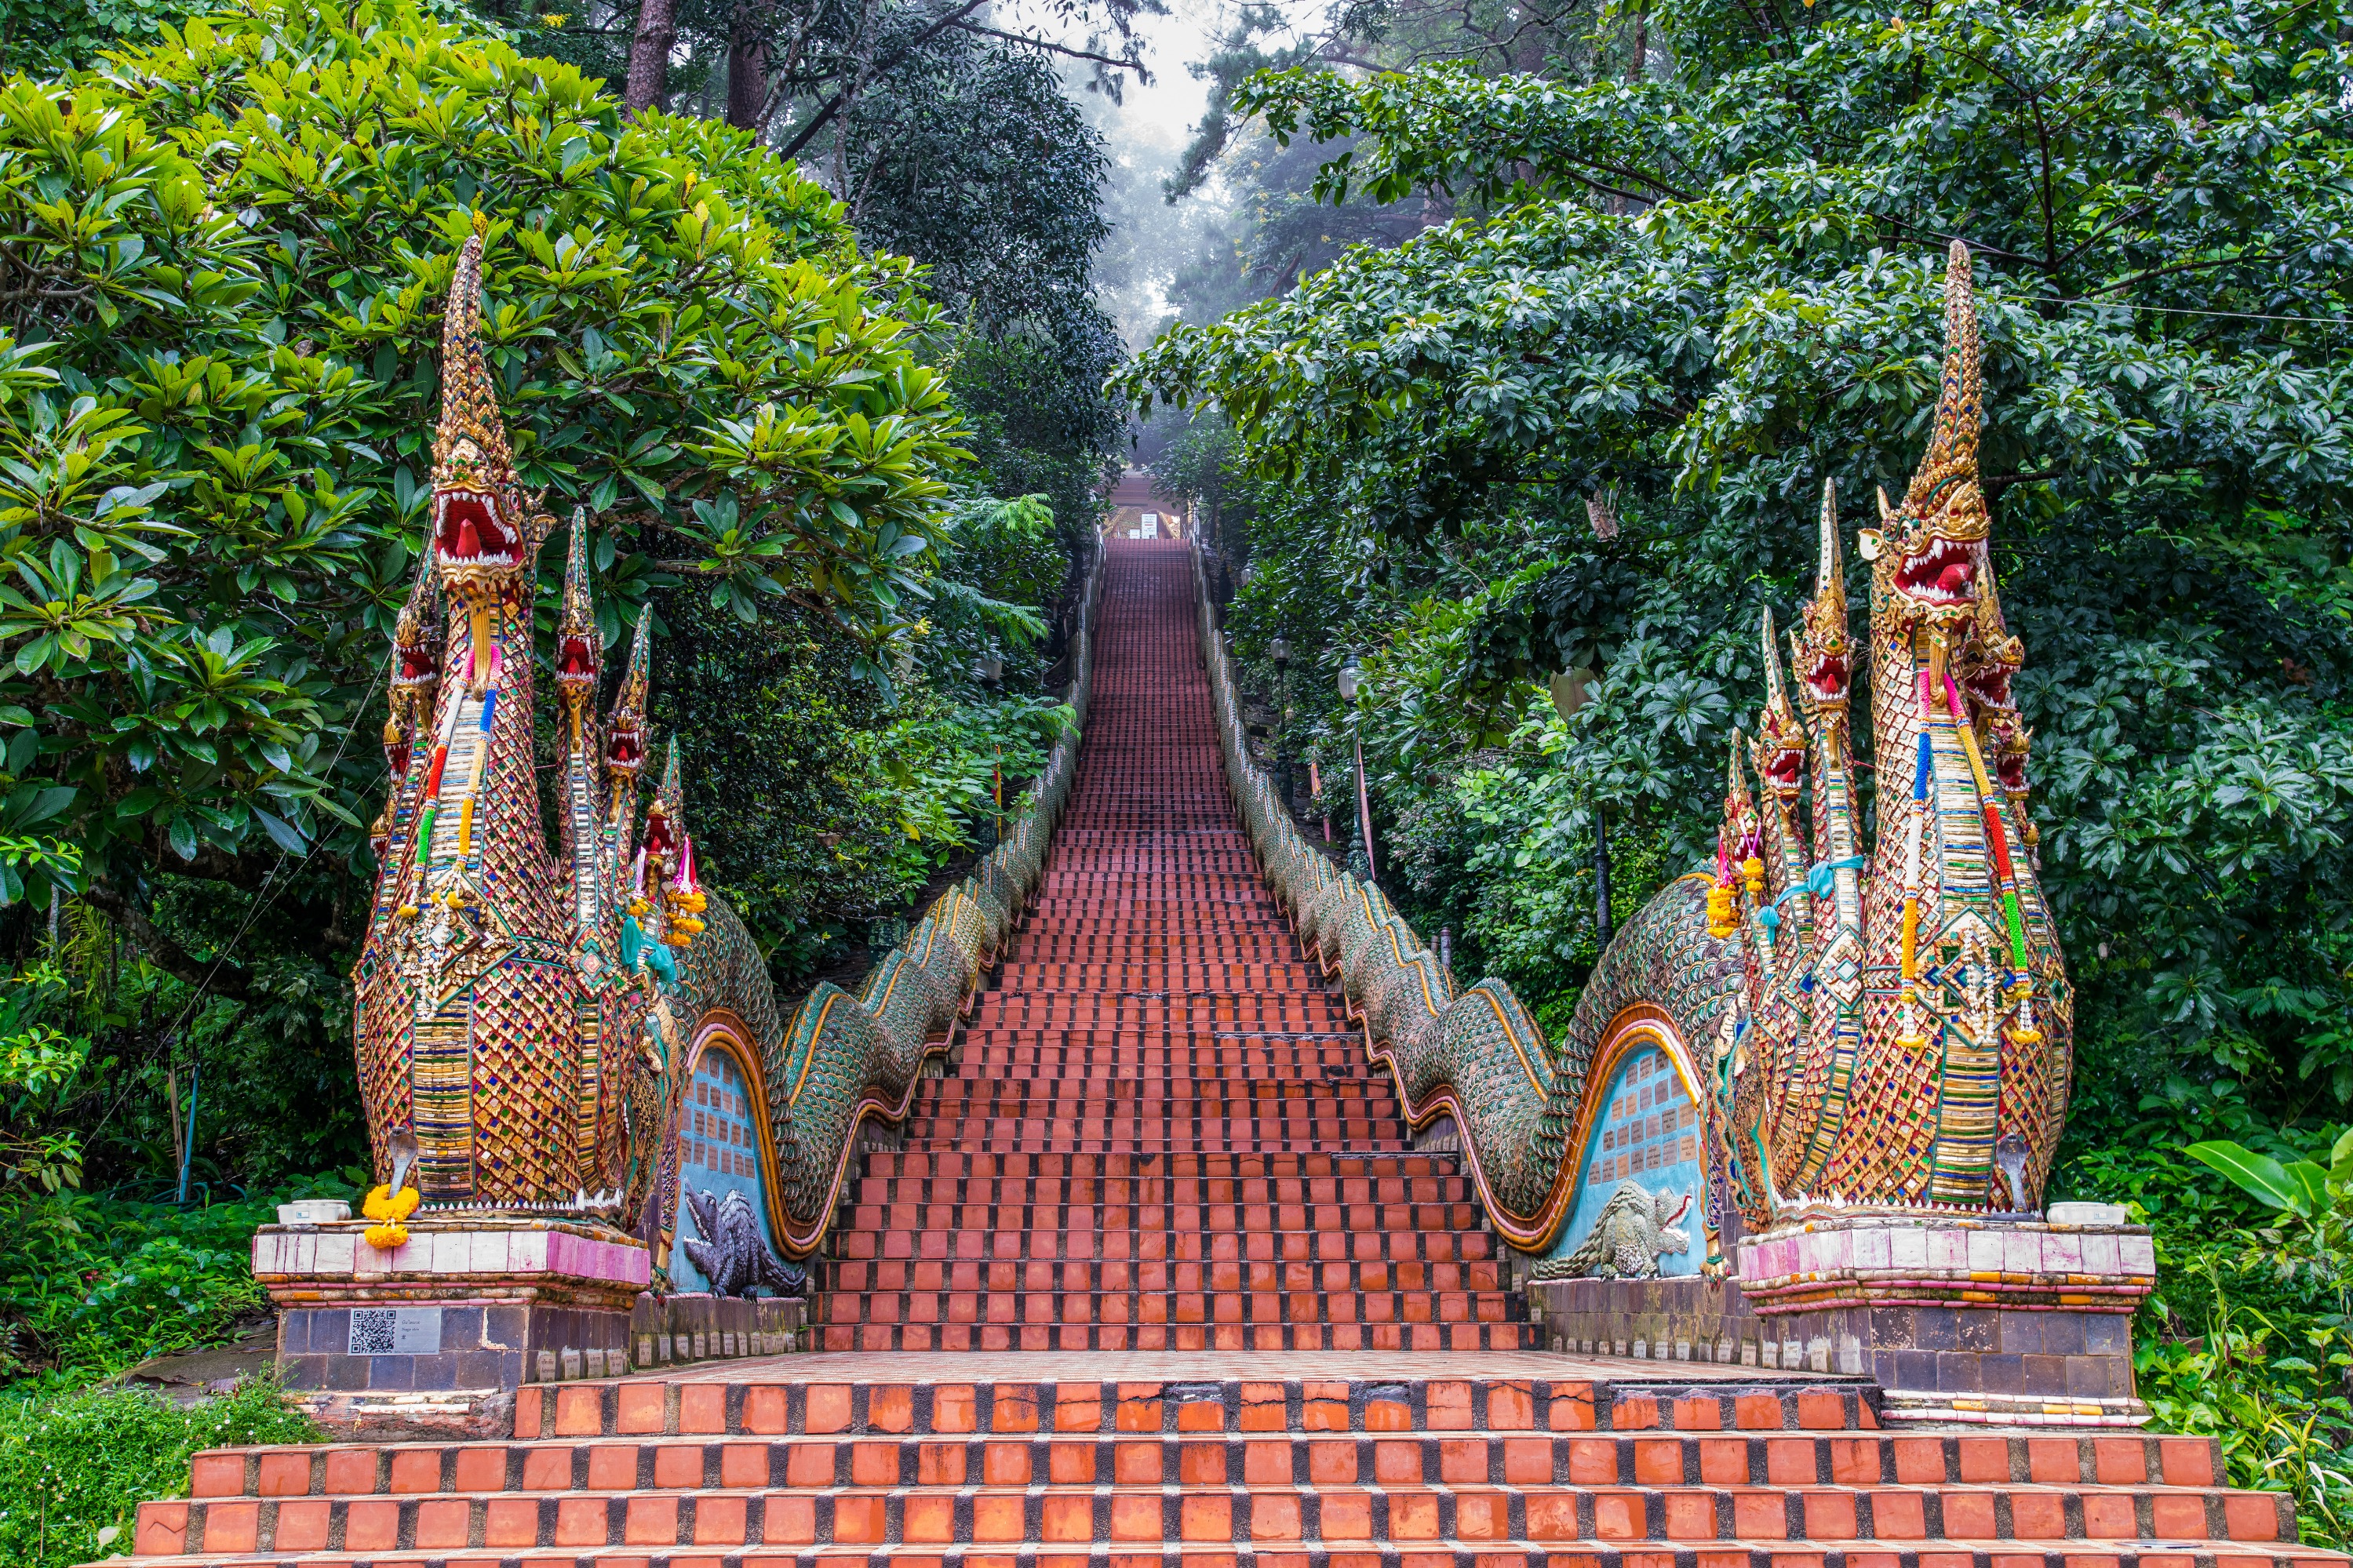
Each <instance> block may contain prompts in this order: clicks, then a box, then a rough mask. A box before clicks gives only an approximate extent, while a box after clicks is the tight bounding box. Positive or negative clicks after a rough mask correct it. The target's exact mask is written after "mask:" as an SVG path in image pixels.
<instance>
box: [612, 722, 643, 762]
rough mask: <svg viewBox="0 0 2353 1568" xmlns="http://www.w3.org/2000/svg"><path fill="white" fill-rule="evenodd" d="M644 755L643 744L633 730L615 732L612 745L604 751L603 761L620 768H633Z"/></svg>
mask: <svg viewBox="0 0 2353 1568" xmlns="http://www.w3.org/2000/svg"><path fill="white" fill-rule="evenodd" d="M644 755H645V746H644V743H643V742H641V741H640V740H639V739H638V732H637V731H635V730H616V731H613V743H612V744H611V745H609V746H607V748H606V749H605V759H606V761H607V762H610V763H616V764H617V765H618V766H621V767H625V768H626V767H634V766H636V765H637V763H638V759H639V758H641V757H643V756H644Z"/></svg>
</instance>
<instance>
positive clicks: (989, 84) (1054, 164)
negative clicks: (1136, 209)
mask: <svg viewBox="0 0 2353 1568" xmlns="http://www.w3.org/2000/svg"><path fill="white" fill-rule="evenodd" d="M829 162H830V163H831V166H832V167H833V169H834V171H835V174H834V182H835V184H836V186H837V187H838V188H839V189H840V190H841V191H842V192H843V194H844V196H845V200H846V202H847V205H848V207H849V216H850V220H851V222H852V223H853V224H854V225H855V226H856V227H857V229H858V232H859V234H860V237H862V238H864V239H865V240H867V241H868V242H869V243H870V244H871V245H873V246H875V247H878V248H880V249H884V250H889V251H892V252H895V253H897V254H899V255H902V256H908V257H912V258H914V259H915V260H917V261H920V262H922V263H923V265H924V268H925V269H926V270H925V274H924V279H923V281H924V286H925V288H926V289H928V290H929V291H930V292H931V293H932V295H933V296H934V298H936V299H937V300H939V301H940V302H941V305H942V307H943V310H944V312H945V313H946V315H947V317H948V319H949V320H950V321H952V322H953V323H954V324H955V327H954V331H953V333H952V334H944V337H943V350H944V358H945V359H946V360H948V361H949V363H952V364H953V366H954V375H953V392H954V395H955V403H956V406H957V408H958V410H959V411H960V412H961V413H962V414H963V415H964V416H965V421H966V423H967V424H968V426H970V429H971V436H970V438H969V441H968V443H967V444H968V445H969V446H970V447H971V449H972V450H973V452H974V453H975V454H976V456H977V457H978V458H979V459H980V461H981V463H982V465H983V467H984V468H987V471H988V473H989V475H990V476H991V479H992V480H993V485H992V488H993V489H994V490H995V493H997V495H1000V496H1008V497H1010V496H1015V495H1021V494H1027V493H1032V492H1034V493H1037V494H1040V495H1043V496H1044V497H1045V498H1046V499H1047V501H1048V503H1049V504H1050V506H1051V507H1052V508H1053V510H1054V514H1055V516H1056V517H1057V518H1058V519H1060V521H1061V523H1062V526H1063V529H1064V542H1065V544H1066V546H1067V547H1069V548H1071V550H1072V551H1073V552H1076V551H1077V550H1079V549H1081V548H1082V547H1083V546H1084V543H1085V537H1086V535H1087V533H1088V532H1089V531H1091V530H1092V525H1093V522H1094V518H1095V500H1094V494H1095V491H1096V489H1098V488H1099V487H1100V485H1101V483H1102V480H1103V476H1104V458H1105V455H1106V454H1108V453H1109V452H1111V451H1112V450H1113V448H1114V447H1116V446H1117V445H1118V443H1119V440H1120V437H1121V433H1122V426H1123V423H1124V421H1123V419H1122V411H1121V409H1120V407H1119V405H1117V404H1116V403H1114V402H1113V399H1112V398H1111V397H1110V396H1109V395H1107V394H1106V393H1105V391H1104V388H1103V381H1104V378H1105V377H1106V376H1107V375H1109V374H1111V372H1112V370H1113V367H1114V366H1115V365H1116V364H1117V363H1119V361H1120V360H1121V359H1122V358H1123V357H1124V351H1123V349H1122V348H1121V345H1120V343H1119V342H1118V340H1117V337H1116V335H1115V334H1114V332H1113V329H1112V325H1111V323H1110V321H1108V320H1107V319H1106V318H1105V317H1104V315H1103V311H1102V310H1101V309H1099V308H1098V307H1097V305H1096V303H1095V300H1094V297H1093V284H1092V272H1093V264H1094V254H1095V250H1096V248H1097V247H1099V246H1100V245H1101V244H1102V243H1103V234H1104V221H1103V210H1102V206H1103V195H1102V193H1103V176H1104V153H1103V139H1102V137H1101V136H1100V135H1098V134H1097V133H1096V132H1094V131H1093V130H1092V128H1090V127H1089V126H1088V124H1087V123H1086V121H1085V119H1084V118H1083V117H1082V115H1081V114H1080V112H1079V110H1078V108H1077V106H1076V105H1075V104H1073V103H1071V100H1070V99H1069V97H1068V96H1067V95H1066V94H1065V93H1064V92H1063V90H1062V88H1061V83H1060V79H1059V78H1058V77H1057V75H1056V73H1055V71H1054V70H1053V68H1052V67H1051V66H1050V64H1049V63H1048V62H1047V61H1046V60H1045V59H1044V58H1040V57H1039V55H1038V54H1037V53H1036V52H1035V51H1033V50H1029V49H1026V48H1023V47H1019V46H1018V45H1015V44H1011V43H1008V42H1006V41H1004V40H1002V39H995V38H977V37H968V36H966V35H964V34H961V33H955V32H951V33H949V34H947V35H945V36H944V37H940V38H939V39H936V40H934V42H933V43H932V44H930V45H929V46H927V47H925V49H924V50H923V53H922V54H921V55H920V56H919V57H918V58H915V59H913V60H911V61H910V62H909V63H908V64H906V65H905V66H903V67H902V68H900V70H899V71H898V72H897V73H896V74H894V75H893V76H892V78H891V79H889V80H888V81H886V82H883V83H881V84H878V85H877V86H876V87H875V88H873V89H870V90H868V91H867V92H865V93H864V94H862V95H861V96H860V99H859V100H858V102H857V104H856V105H855V106H854V107H853V108H851V109H849V110H846V111H845V112H844V113H843V115H842V117H841V124H840V128H839V131H838V132H836V134H835V135H834V137H833V142H832V150H831V153H830V156H829Z"/></svg>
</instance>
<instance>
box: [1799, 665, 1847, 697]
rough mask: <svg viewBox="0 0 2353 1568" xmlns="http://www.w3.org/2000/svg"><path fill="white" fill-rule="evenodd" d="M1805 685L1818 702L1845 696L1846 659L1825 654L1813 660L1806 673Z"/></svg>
mask: <svg viewBox="0 0 2353 1568" xmlns="http://www.w3.org/2000/svg"><path fill="white" fill-rule="evenodd" d="M1806 685H1807V687H1808V688H1809V689H1810V690H1811V691H1812V692H1813V694H1814V697H1815V699H1816V700H1819V701H1824V702H1829V701H1835V700H1838V699H1839V698H1841V697H1844V696H1845V695H1846V658H1845V656H1844V655H1842V654H1835V653H1826V654H1823V655H1821V656H1820V658H1816V659H1815V660H1814V668H1812V669H1811V670H1810V671H1809V672H1808V673H1807V676H1806Z"/></svg>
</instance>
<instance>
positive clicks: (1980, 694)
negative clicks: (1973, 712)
mask: <svg viewBox="0 0 2353 1568" xmlns="http://www.w3.org/2000/svg"><path fill="white" fill-rule="evenodd" d="M1967 685H1968V689H1969V695H1970V696H1972V697H1974V698H1976V699H1977V700H1978V701H1979V702H1980V703H1982V704H1984V705H1985V706H1986V707H1988V708H2000V709H2007V708H2009V707H2010V671H2009V670H2007V669H2005V668H2002V667H2000V665H1995V666H1993V667H1991V668H1986V669H1982V670H1979V671H1978V673H1977V674H1975V675H1972V676H1970V677H1969V678H1968V682H1967Z"/></svg>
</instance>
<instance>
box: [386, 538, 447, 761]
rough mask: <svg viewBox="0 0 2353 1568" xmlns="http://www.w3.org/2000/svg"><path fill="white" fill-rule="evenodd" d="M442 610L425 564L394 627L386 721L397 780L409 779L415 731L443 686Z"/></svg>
mask: <svg viewBox="0 0 2353 1568" xmlns="http://www.w3.org/2000/svg"><path fill="white" fill-rule="evenodd" d="M440 607H441V588H440V584H439V583H438V580H437V579H436V578H435V577H434V574H433V571H432V568H431V567H430V565H421V566H420V567H419V569H418V571H417V583H416V585H415V586H413V587H412V588H410V589H409V591H408V602H407V603H406V604H405V605H401V607H400V618H399V619H398V620H397V621H396V622H395V623H394V624H393V629H392V668H391V671H390V673H389V678H388V679H389V680H390V682H391V687H392V714H391V717H390V718H388V719H386V720H385V726H384V754H385V762H386V763H389V764H390V765H391V768H392V773H393V776H394V777H395V778H402V777H406V775H407V773H408V752H409V742H411V741H412V740H413V739H414V738H415V737H414V727H415V726H416V725H417V723H419V722H420V721H423V720H425V719H427V718H429V717H430V716H431V714H432V712H433V693H434V690H435V689H437V688H438V687H439V686H440V684H441V639H440V637H439V635H438V633H439V627H438V626H435V624H434V623H435V622H436V621H437V620H438V619H439V615H438V612H439V610H440Z"/></svg>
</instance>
